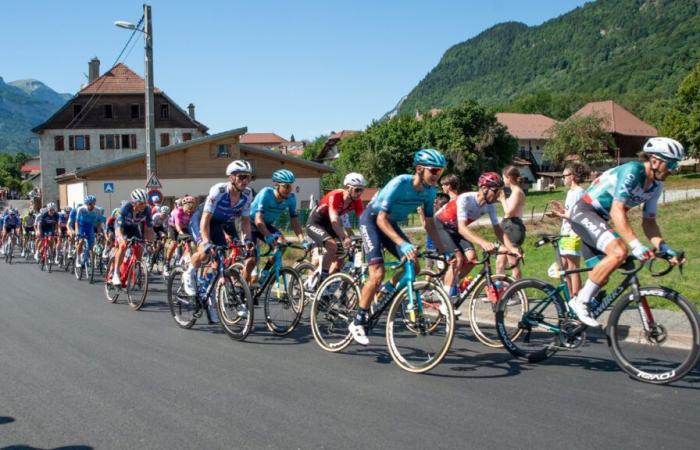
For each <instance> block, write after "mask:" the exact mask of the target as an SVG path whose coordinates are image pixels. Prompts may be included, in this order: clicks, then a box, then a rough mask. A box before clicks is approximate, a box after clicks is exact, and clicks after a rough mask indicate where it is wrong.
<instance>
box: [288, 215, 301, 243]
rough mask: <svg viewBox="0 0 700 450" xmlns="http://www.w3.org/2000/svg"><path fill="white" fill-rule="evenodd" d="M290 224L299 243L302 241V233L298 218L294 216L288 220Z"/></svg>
mask: <svg viewBox="0 0 700 450" xmlns="http://www.w3.org/2000/svg"><path fill="white" fill-rule="evenodd" d="M289 221H290V222H291V223H292V229H293V230H294V233H295V234H296V235H297V238H299V242H303V241H304V232H303V231H302V230H301V224H300V223H299V217H298V216H294V217H292V218H291V219H290V220H289Z"/></svg>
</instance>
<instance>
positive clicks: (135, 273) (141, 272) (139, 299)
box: [126, 261, 148, 311]
mask: <svg viewBox="0 0 700 450" xmlns="http://www.w3.org/2000/svg"><path fill="white" fill-rule="evenodd" d="M146 295H148V271H147V270H146V267H144V264H143V262H141V261H136V262H135V263H134V267H132V269H131V274H130V275H129V279H128V281H127V283H126V297H127V299H128V300H129V306H131V309H133V310H134V311H138V310H139V309H141V308H143V305H144V304H145V303H146Z"/></svg>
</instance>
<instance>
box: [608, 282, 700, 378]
mask: <svg viewBox="0 0 700 450" xmlns="http://www.w3.org/2000/svg"><path fill="white" fill-rule="evenodd" d="M639 293H640V297H639V298H635V297H634V296H633V295H629V296H626V297H623V298H620V299H619V300H618V301H617V304H616V305H615V307H614V308H613V310H612V312H611V313H610V317H609V319H608V326H607V333H608V345H609V346H610V350H611V352H612V354H613V357H614V358H615V360H616V361H617V363H618V365H619V366H620V368H621V369H622V370H624V371H625V372H626V373H627V374H628V375H629V376H630V377H632V378H634V379H635V380H638V381H642V382H645V383H652V384H667V383H671V382H674V381H677V380H680V379H681V378H683V377H684V376H685V375H686V374H687V373H688V372H690V371H691V370H693V368H694V367H695V365H696V364H697V362H698V358H699V357H700V317H698V312H697V310H696V309H695V307H694V306H693V304H692V303H691V302H690V301H689V300H688V299H687V298H685V297H683V296H682V295H680V294H679V293H678V292H676V291H674V290H673V289H669V288H665V287H660V286H645V287H641V288H640V289H639ZM643 302H646V305H647V306H648V308H649V311H651V315H652V316H653V319H654V320H653V323H652V324H651V329H650V331H645V330H644V328H645V327H644V324H643V321H642V317H641V316H642V314H645V317H647V316H646V313H645V312H644V311H645V306H644V305H645V304H644V303H643ZM671 328H673V330H671ZM635 335H636V337H635Z"/></svg>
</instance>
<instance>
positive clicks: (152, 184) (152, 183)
mask: <svg viewBox="0 0 700 450" xmlns="http://www.w3.org/2000/svg"><path fill="white" fill-rule="evenodd" d="M162 187H163V185H162V184H160V180H159V179H158V177H157V176H156V174H155V173H154V174H153V175H151V178H149V179H148V182H147V183H146V189H161V188H162Z"/></svg>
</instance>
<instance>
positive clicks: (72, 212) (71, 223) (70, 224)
mask: <svg viewBox="0 0 700 450" xmlns="http://www.w3.org/2000/svg"><path fill="white" fill-rule="evenodd" d="M77 214H78V208H73V209H71V210H70V214H69V215H68V227H70V228H74V227H75V218H76V215H77Z"/></svg>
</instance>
